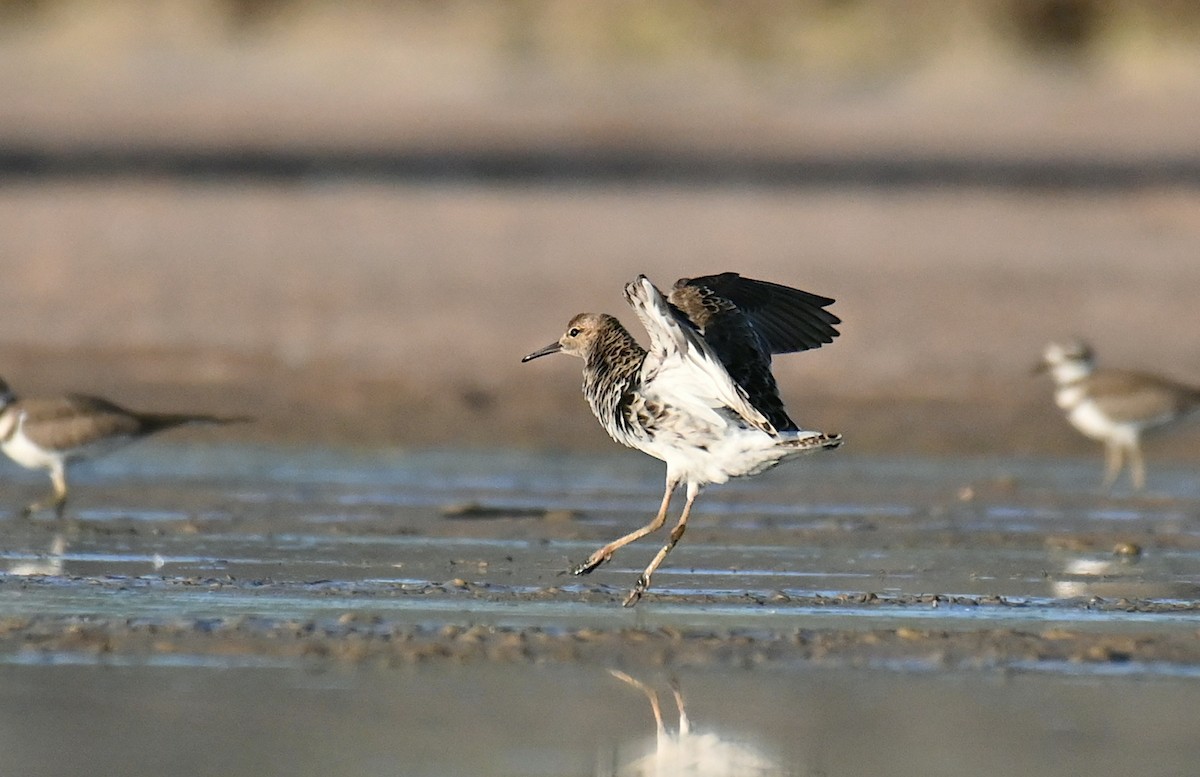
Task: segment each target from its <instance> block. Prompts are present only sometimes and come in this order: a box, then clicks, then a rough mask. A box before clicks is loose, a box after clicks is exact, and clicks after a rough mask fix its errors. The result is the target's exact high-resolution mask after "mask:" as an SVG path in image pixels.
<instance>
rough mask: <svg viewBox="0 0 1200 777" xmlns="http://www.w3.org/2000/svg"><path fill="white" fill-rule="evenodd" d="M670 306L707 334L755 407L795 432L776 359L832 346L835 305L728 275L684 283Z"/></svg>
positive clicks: (683, 280)
mask: <svg viewBox="0 0 1200 777" xmlns="http://www.w3.org/2000/svg"><path fill="white" fill-rule="evenodd" d="M669 301H670V303H671V304H672V305H674V306H675V308H676V309H678V310H679V311H680V313H681V314H682V315H683V316H684V317H686V318H687V320H688V321H689V322H691V324H692V325H693V326H695V327H696V328H697V329H699V330H700V331H701V332H702V333H703V334H704V339H705V341H706V342H707V343H708V344H709V345H710V346H711V347H712V349H713V351H714V352H715V353H716V354H717V357H718V358H719V359H720V360H721V364H722V365H724V367H725V369H726V371H728V372H729V375H730V377H732V378H733V379H734V381H735V382H736V383H737V384H738V385H739V386H741V387H742V389H743V390H745V392H746V394H747V396H748V397H749V398H750V403H751V404H752V405H754V407H756V408H757V409H758V410H759V411H760V412H762V414H763V415H765V416H766V417H767V418H768V420H770V421H771V423H772V424H773V425H774V426H775V428H776V429H779V430H781V431H793V430H796V429H797V428H798V427H797V426H796V423H795V422H794V421H792V419H791V418H789V417H788V414H787V411H786V410H785V409H784V406H783V400H782V399H781V398H780V396H779V387H778V386H777V385H776V383H775V378H774V376H773V375H772V374H771V354H775V353H792V352H795V351H803V350H808V349H810V348H819V347H820V346H821V345H823V344H825V343H829V342H832V341H833V338H834V337H836V336H837V334H838V332H837V330H836V329H834V324H837V323H840V319H838V317H837V316H835V315H833V314H832V313H830V312H829V311H827V310H825V309H824V307H825V306H826V305H831V304H833V300H832V299H829V298H828V297H822V296H819V295H816V294H810V293H809V292H806V291H801V290H799V289H793V288H789V287H787V286H781V285H779V284H776V283H769V282H767V281H756V280H753V279H750V278H743V277H741V276H740V275H738V274H737V273H732V272H727V273H721V274H720V275H706V276H703V277H699V278H681V279H680V280H678V281H677V282H676V283H675V286H674V288H673V289H672V291H671V295H670V297H669Z"/></svg>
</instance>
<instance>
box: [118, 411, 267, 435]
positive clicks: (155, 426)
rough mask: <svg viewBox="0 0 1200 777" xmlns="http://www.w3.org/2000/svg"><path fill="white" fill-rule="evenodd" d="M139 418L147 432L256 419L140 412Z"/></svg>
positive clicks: (242, 422)
mask: <svg viewBox="0 0 1200 777" xmlns="http://www.w3.org/2000/svg"><path fill="white" fill-rule="evenodd" d="M138 420H139V421H141V423H142V428H143V430H144V431H146V432H147V433H153V432H158V431H162V430H164V429H171V428H173V427H176V426H184V425H186V424H217V425H225V424H244V423H248V422H250V421H253V420H254V419H253V418H251V417H250V416H244V415H239V416H215V415H204V414H195V413H139V414H138Z"/></svg>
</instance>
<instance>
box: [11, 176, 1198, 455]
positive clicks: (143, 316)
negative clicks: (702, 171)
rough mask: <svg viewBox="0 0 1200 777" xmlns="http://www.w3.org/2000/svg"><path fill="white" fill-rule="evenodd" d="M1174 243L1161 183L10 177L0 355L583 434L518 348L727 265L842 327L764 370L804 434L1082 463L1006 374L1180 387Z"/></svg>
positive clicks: (410, 419) (402, 425)
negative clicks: (1048, 351)
mask: <svg viewBox="0 0 1200 777" xmlns="http://www.w3.org/2000/svg"><path fill="white" fill-rule="evenodd" d="M1198 243H1200V195H1197V193H1196V192H1194V191H1190V190H1178V189H1171V190H1150V191H1116V192H1099V193H1097V192H1079V191H1037V192H1028V191H1017V192H1014V191H1006V190H999V191H997V190H993V189H986V188H984V189H979V188H967V189H960V188H950V189H941V188H937V187H933V188H922V189H918V190H915V191H914V190H908V189H902V190H894V189H889V188H872V187H847V188H838V189H833V190H825V189H822V190H816V191H809V190H804V189H800V190H793V189H786V188H785V189H767V190H760V189H754V188H743V189H737V188H735V189H730V188H726V187H717V188H706V187H677V186H669V185H663V186H660V185H649V184H646V185H639V186H634V187H619V186H589V185H582V186H563V185H557V186H552V187H529V186H520V187H508V186H503V185H416V184H408V183H386V182H378V183H370V182H355V181H337V182H328V183H321V184H316V183H314V184H311V185H278V184H252V183H228V184H226V183H220V182H217V183H208V184H189V183H186V182H185V183H177V182H160V183H155V182H147V181H140V180H132V181H130V180H119V179H118V180H115V181H94V182H86V183H71V182H54V181H51V182H40V181H26V182H21V183H10V184H9V185H8V186H5V187H2V188H0V270H2V271H3V274H4V276H5V277H6V278H8V279H9V282H8V283H6V284H4V285H3V287H2V288H0V304H2V305H3V307H4V309H5V310H6V311H7V313H8V319H7V323H6V326H5V330H4V335H3V338H0V363H3V365H4V367H3V374H4V376H5V377H6V378H7V379H8V380H9V381H10V383H12V384H13V386H14V387H15V388H16V389H17V390H18V391H23V392H27V393H49V392H61V391H71V390H74V391H90V392H97V393H101V394H104V395H107V396H109V397H111V398H113V399H116V400H118V401H122V402H126V403H128V404H131V405H134V406H145V407H154V408H164V409H174V408H193V407H194V408H198V409H203V410H213V411H224V412H234V413H250V414H253V415H255V416H256V417H258V418H259V419H260V420H259V422H258V423H257V424H254V425H252V426H246V427H243V428H239V429H237V430H230V431H231V433H232V434H234V435H238V436H245V437H248V438H251V439H259V440H267V441H287V442H296V443H334V444H363V445H368V446H415V447H426V446H436V447H445V446H451V447H453V446H458V445H467V446H495V445H500V446H504V447H551V446H553V447H561V448H567V449H598V448H602V447H604V446H607V445H608V444H609V443H608V441H607V439H606V438H605V437H604V435H603V433H602V432H601V431H600V430H599V428H598V426H596V424H595V423H594V421H593V419H592V418H591V417H590V414H589V413H588V412H587V409H586V406H585V404H584V403H583V401H582V399H581V397H580V396H579V393H578V391H579V390H578V380H579V378H578V371H579V365H578V364H577V363H575V362H573V361H568V360H566V359H562V360H561V361H558V360H549V361H542V362H536V363H532V364H528V365H521V364H519V361H518V360H519V358H520V357H521V356H522V355H523V354H525V353H527V352H529V351H531V350H533V349H534V348H536V347H540V346H541V345H543V344H545V343H546V342H549V341H550V340H553V339H556V338H557V336H558V335H559V333H560V331H559V330H560V329H561V328H562V327H563V325H564V324H565V322H566V320H567V319H568V318H569V317H570V316H571V315H573V314H574V313H576V312H579V311H581V310H600V311H609V312H614V313H616V314H618V315H624V316H625V317H626V318H627V319H628V318H630V314H629V313H628V312H627V311H623V308H624V303H623V301H622V300H621V297H620V288H621V285H622V284H623V283H624V282H625V281H627V280H628V279H630V278H632V277H633V276H634V275H635V274H636V273H639V272H645V273H647V274H649V275H650V276H651V277H652V278H654V279H655V280H656V281H658V282H660V283H663V284H669V283H671V282H672V281H673V280H674V279H675V278H676V277H678V276H680V275H692V274H697V273H705V272H712V271H721V270H726V269H734V270H738V271H741V272H743V273H745V274H747V275H750V276H754V277H761V278H767V279H771V280H776V281H781V282H786V283H792V284H795V285H797V286H801V287H804V288H808V289H811V290H813V291H816V292H819V293H823V294H827V295H829V296H833V297H836V298H837V299H838V303H837V304H836V305H835V306H834V308H833V309H834V310H835V312H837V313H838V314H839V315H840V316H841V317H842V318H843V320H844V325H843V327H842V332H843V335H842V337H841V338H839V339H838V340H837V341H836V342H835V343H834V344H833V345H831V346H829V347H827V348H823V349H821V350H820V351H817V352H812V353H808V354H800V355H796V356H788V357H783V358H781V359H779V360H778V362H777V373H778V376H779V378H780V382H781V385H782V387H783V392H784V396H785V398H786V399H787V401H788V402H789V405H790V406H791V407H792V409H793V411H794V412H793V414H794V415H795V416H796V417H798V418H799V419H801V420H802V422H803V423H806V424H810V425H813V426H816V427H818V428H822V429H827V430H836V431H840V432H842V433H843V434H845V435H846V436H847V439H848V441H849V442H848V444H850V445H853V446H855V448H856V449H858V450H860V451H862V452H893V453H896V452H904V451H907V450H916V451H920V452H924V453H934V454H942V453H945V454H954V453H1006V452H1021V453H1070V454H1081V455H1086V454H1088V453H1089V452H1090V451H1091V450H1092V447H1091V446H1090V445H1089V444H1088V443H1086V442H1085V441H1083V440H1082V439H1078V438H1077V437H1076V435H1075V434H1074V433H1073V432H1072V431H1071V430H1070V429H1069V428H1068V427H1067V426H1066V424H1065V422H1063V420H1062V419H1061V418H1060V417H1059V416H1058V415H1057V413H1056V411H1055V409H1054V408H1053V406H1052V404H1051V401H1050V391H1049V385H1048V383H1047V382H1046V381H1045V380H1044V379H1043V380H1037V379H1034V378H1031V377H1030V376H1029V374H1028V373H1029V367H1030V366H1031V365H1032V364H1033V362H1034V361H1035V360H1036V359H1037V357H1038V354H1039V352H1040V349H1041V348H1042V346H1043V345H1044V343H1045V342H1046V341H1047V340H1048V339H1051V338H1061V337H1069V336H1072V335H1076V334H1079V335H1085V336H1087V337H1089V338H1090V339H1091V340H1092V342H1093V343H1094V345H1095V346H1096V348H1097V349H1098V352H1099V354H1100V357H1101V359H1102V360H1104V361H1106V362H1107V363H1110V364H1121V365H1128V366H1137V367H1143V368H1150V369H1158V370H1162V371H1164V372H1167V373H1169V374H1172V375H1175V376H1176V377H1178V378H1180V379H1184V380H1190V381H1192V382H1200V363H1198V362H1197V361H1196V358H1195V343H1194V338H1192V337H1191V336H1190V334H1189V333H1190V332H1191V331H1192V330H1193V329H1194V328H1195V327H1193V326H1190V324H1189V322H1195V321H1196V313H1195V309H1194V307H1195V306H1194V300H1193V296H1194V295H1193V294H1192V290H1193V289H1195V288H1200V262H1197V261H1196V260H1195V246H1196V245H1197V244H1198ZM630 323H631V325H632V326H634V327H635V328H636V324H635V323H633V322H632V321H631V322H630ZM1194 447H1195V437H1194V435H1188V434H1186V433H1184V434H1180V435H1175V436H1173V437H1171V438H1168V439H1164V440H1162V441H1161V442H1158V443H1155V444H1154V445H1153V447H1152V451H1151V454H1150V455H1151V458H1152V459H1153V458H1155V457H1159V456H1163V457H1172V456H1186V455H1187V454H1188V451H1191V450H1194Z"/></svg>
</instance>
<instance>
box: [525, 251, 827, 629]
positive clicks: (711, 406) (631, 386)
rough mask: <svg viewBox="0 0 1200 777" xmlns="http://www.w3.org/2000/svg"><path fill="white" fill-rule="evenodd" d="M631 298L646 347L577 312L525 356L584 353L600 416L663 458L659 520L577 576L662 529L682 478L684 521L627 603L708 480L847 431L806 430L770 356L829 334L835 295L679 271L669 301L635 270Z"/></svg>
mask: <svg viewBox="0 0 1200 777" xmlns="http://www.w3.org/2000/svg"><path fill="white" fill-rule="evenodd" d="M625 298H626V300H628V302H629V304H630V305H631V306H632V307H633V310H634V312H635V313H636V314H637V317H638V318H639V319H640V320H641V322H642V326H644V327H645V329H646V333H647V334H648V335H649V336H650V348H649V350H647V349H644V348H642V346H640V345H638V343H637V341H636V340H634V339H633V336H632V335H630V334H629V332H628V331H627V330H626V329H625V327H623V326H622V325H621V322H620V321H618V320H617V319H616V318H614V317H613V316H610V315H607V314H604V313H580V314H579V315H577V316H575V317H574V318H572V319H571V321H570V323H568V324H567V331H566V333H564V334H563V336H562V337H561V338H559V339H558V341H557V342H554V343H551V344H550V345H547V346H546V347H545V348H541V349H539V350H537V351H534V352H533V353H531V354H529V355H528V356H526V357H525V358H524V359H522V360H521V361H522V362H527V361H530V360H531V359H537V358H539V357H541V356H547V355H549V354H553V353H560V352H561V353H566V354H570V355H571V356H578V357H580V358H581V359H583V360H584V366H583V394H584V396H585V397H586V398H587V401H588V403H589V404H590V405H591V407H592V412H593V413H595V415H596V418H597V419H599V421H600V424H601V425H602V426H603V427H604V428H605V430H606V431H607V432H608V433H609V435H610V436H611V437H612V438H613V439H614V440H616V441H617V442H619V443H621V444H623V445H627V446H629V447H631V448H637V449H638V450H640V451H643V452H645V453H648V454H650V455H651V456H654V457H655V458H658V459H662V460H663V461H664V462H666V465H667V480H666V490H665V492H664V493H663V498H662V504H661V505H660V506H659V509H658V513H657V514H656V515H655V516H654V519H653V520H652V521H650V523H648V524H646V525H645V526H643V527H642V528H640V529H637V530H636V531H633V532H630V533H629V534H626V535H625V536H623V537H620V538H618V539H616V540H614V541H613V542H610V543H608V544H607V545H605V546H604V547H602V548H600V549H599V550H597V551H596V552H595V553H593V554H592V555H591V556H589V557H588V559H587V560H586V561H584V562H583V563H582V564H579V565H578V566H576V567H574V568H573V569H572V570H571V572H572V574H575V575H583V574H587V573H588V572H591V571H592V570H594V569H596V567H598V566H600V565H601V564H603V563H604V562H606V561H608V560H609V559H610V558H612V555H613V553H614V552H615V551H617V550H619V549H620V548H622V547H624V546H625V545H628V544H629V543H631V542H634V541H635V540H639V539H641V538H642V537H645V536H646V535H647V534H650V533H651V532H654V531H657V530H658V529H660V528H662V526H663V524H664V523H665V522H666V519H667V510H668V508H669V506H670V502H671V495H672V493H673V492H674V491H675V489H676V488H677V487H678V486H679V485H680V484H685V485H686V491H687V501H686V502H685V503H684V506H683V512H682V513H681V514H680V516H679V521H678V522H677V523H676V524H675V527H674V528H673V529H672V530H671V534H670V539H669V540H668V541H667V544H666V545H664V546H663V547H662V549H661V550H659V551H658V554H657V555H656V556H655V557H654V559H653V560H652V561H651V562H650V564H649V565H648V566H647V567H646V569H645V571H644V572H642V574H641V576H640V577H639V578H638V580H637V584H636V585H635V586H634V588H633V590H632V591H630V593H629V595H628V596H627V597H626V598H625V602H624V604H625V606H626V607H628V606H630V605H633V604H636V603H637V601H638V599H640V598H641V596H642V594H643V593H645V592H646V590H647V589H648V588H649V587H650V578H651V576H652V575H653V574H654V572H655V570H657V569H658V567H659V565H660V564H662V562H663V559H665V558H666V556H667V554H668V553H670V552H671V549H672V548H674V547H675V544H676V543H678V542H679V539H680V537H682V536H683V532H684V530H685V529H686V527H687V520H688V515H689V514H690V513H691V510H692V503H693V502H694V501H695V499H696V497H697V495H699V493H700V490H701V489H702V488H703V487H704V486H705V485H708V484H710V483H724V482H726V481H727V480H729V479H730V478H735V477H743V476H747V475H757V474H759V473H761V472H765V471H766V470H768V469H771V468H772V467H774V466H775V465H777V464H779V463H780V462H782V461H786V460H788V459H791V458H793V457H795V456H799V455H800V454H802V453H809V452H811V451H815V450H821V449H825V448H836V447H837V446H838V445H840V444H841V442H842V438H841V436H840V435H829V434H823V433H821V432H815V431H805V430H801V429H800V428H799V427H798V426H797V425H796V423H795V422H794V421H792V419H791V418H790V417H789V416H788V414H787V412H786V411H785V410H784V406H783V401H782V400H781V399H780V398H779V389H778V387H777V386H776V384H775V378H774V376H772V374H771V355H772V354H777V353H792V352H795V351H803V350H808V349H810V348H819V347H820V346H822V345H824V344H825V343H830V342H833V338H834V337H836V336H837V335H838V332H837V330H836V329H835V328H834V325H835V324H839V323H841V320H840V319H839V318H838V317H837V316H835V315H833V314H832V313H830V312H829V311H827V310H825V308H826V307H827V306H829V305H831V304H833V300H832V299H829V298H828V297H822V296H819V295H816V294H810V293H808V292H806V291H800V290H799V289H793V288H789V287H787V286H780V285H779V284H775V283H768V282H766V281H756V280H752V279H750V278H743V277H741V276H739V275H738V274H737V273H731V272H727V273H722V274H720V275H709V276H705V277H702V278H691V279H689V278H682V279H680V280H679V281H677V282H676V284H675V286H674V288H673V289H672V291H671V295H670V297H669V298H664V297H663V295H662V293H661V292H660V291H659V290H658V289H657V288H655V287H654V284H652V283H651V282H650V280H649V279H648V278H646V276H644V275H639V276H638V277H637V279H636V280H634V281H633V282H632V283H629V284H627V285H626V286H625Z"/></svg>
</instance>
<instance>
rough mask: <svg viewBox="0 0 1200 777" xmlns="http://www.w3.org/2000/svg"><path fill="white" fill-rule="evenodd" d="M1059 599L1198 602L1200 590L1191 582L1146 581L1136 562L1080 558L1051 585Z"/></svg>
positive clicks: (1069, 563) (1067, 565)
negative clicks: (1188, 600)
mask: <svg viewBox="0 0 1200 777" xmlns="http://www.w3.org/2000/svg"><path fill="white" fill-rule="evenodd" d="M1050 589H1051V591H1052V593H1053V595H1054V596H1056V597H1058V598H1060V599H1073V598H1080V597H1093V596H1096V597H1100V598H1101V599H1157V600H1163V599H1165V600H1175V599H1197V598H1200V586H1198V585H1196V584H1195V583H1194V582H1192V581H1190V580H1180V579H1175V580H1172V579H1162V577H1161V576H1151V577H1149V578H1148V576H1147V574H1146V572H1145V571H1144V570H1143V568H1142V566H1141V565H1140V564H1139V563H1138V562H1137V560H1135V559H1127V558H1095V557H1090V558H1089V557H1079V558H1071V559H1067V560H1066V562H1065V563H1064V564H1063V571H1062V572H1061V573H1060V574H1059V575H1058V576H1057V579H1054V580H1052V581H1051V583H1050Z"/></svg>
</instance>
